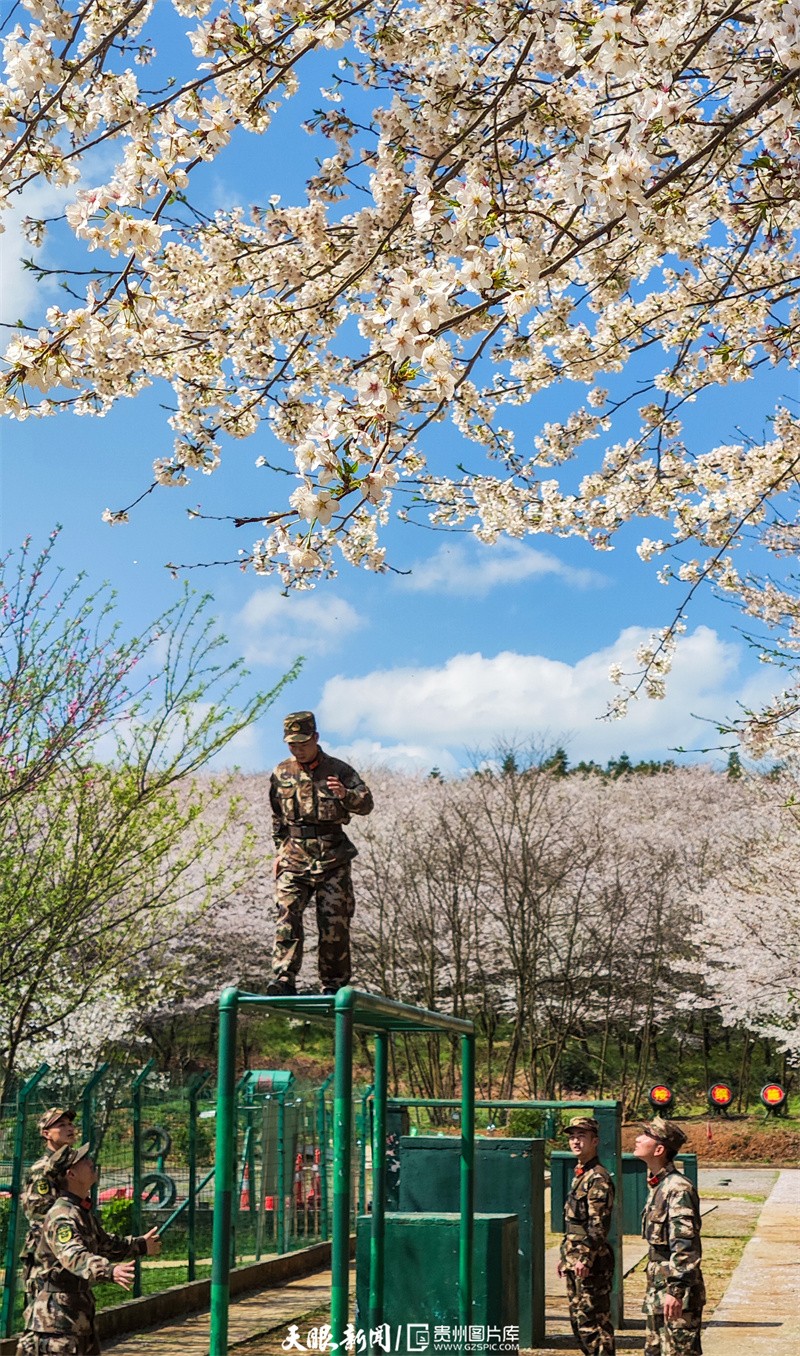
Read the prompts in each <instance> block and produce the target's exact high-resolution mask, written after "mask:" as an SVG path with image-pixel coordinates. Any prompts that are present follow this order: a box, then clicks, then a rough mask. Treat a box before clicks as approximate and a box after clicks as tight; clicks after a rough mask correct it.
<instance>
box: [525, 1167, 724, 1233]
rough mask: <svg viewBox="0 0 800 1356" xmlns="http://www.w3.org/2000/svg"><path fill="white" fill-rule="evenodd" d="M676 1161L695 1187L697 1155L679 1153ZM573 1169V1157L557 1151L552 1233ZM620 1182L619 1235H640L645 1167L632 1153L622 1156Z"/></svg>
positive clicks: (552, 1178)
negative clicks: (620, 1227) (620, 1231)
mask: <svg viewBox="0 0 800 1356" xmlns="http://www.w3.org/2000/svg"><path fill="white" fill-rule="evenodd" d="M675 1161H676V1163H677V1165H678V1167H679V1168H680V1170H681V1172H685V1173H686V1176H687V1177H688V1178H689V1181H690V1182H693V1183H694V1185H695V1186H697V1154H679V1155H678V1157H677V1158H676V1160H675ZM574 1169H575V1158H574V1156H573V1155H572V1154H570V1153H567V1152H564V1151H562V1150H556V1151H555V1152H554V1153H553V1154H552V1155H551V1157H550V1187H551V1191H550V1227H551V1228H552V1229H553V1230H556V1229H560V1228H561V1221H562V1220H563V1218H564V1204H565V1202H566V1199H567V1194H568V1192H569V1187H570V1182H571V1181H572V1174H573V1172H574ZM622 1182H623V1193H622V1232H623V1233H624V1234H640V1233H641V1229H642V1211H643V1210H644V1207H645V1202H646V1200H647V1168H646V1167H645V1165H644V1163H643V1162H642V1160H641V1158H637V1157H636V1155H635V1154H623V1155H622Z"/></svg>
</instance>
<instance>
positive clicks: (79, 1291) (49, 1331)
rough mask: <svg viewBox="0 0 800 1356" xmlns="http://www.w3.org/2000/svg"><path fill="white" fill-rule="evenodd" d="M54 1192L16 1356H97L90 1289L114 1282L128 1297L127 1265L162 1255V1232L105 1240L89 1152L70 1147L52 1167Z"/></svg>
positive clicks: (61, 1151)
mask: <svg viewBox="0 0 800 1356" xmlns="http://www.w3.org/2000/svg"><path fill="white" fill-rule="evenodd" d="M49 1173H50V1176H51V1177H52V1180H53V1184H54V1187H55V1190H56V1200H55V1202H54V1203H53V1205H51V1207H50V1209H49V1210H48V1212H47V1214H46V1215H45V1217H44V1219H43V1220H42V1225H41V1236H40V1238H39V1244H38V1248H37V1254H36V1263H37V1269H36V1280H35V1289H34V1291H33V1294H32V1296H31V1298H30V1302H29V1304H28V1306H27V1308H26V1310H25V1331H24V1333H23V1334H22V1336H21V1337H20V1340H19V1345H18V1347H17V1356H99V1352H100V1345H99V1343H98V1340H97V1333H96V1330H95V1322H94V1315H95V1303H94V1296H93V1295H92V1286H93V1285H99V1284H100V1283H101V1282H102V1281H113V1282H114V1283H115V1284H116V1285H119V1286H122V1289H123V1290H130V1288H131V1285H132V1283H133V1276H134V1269H135V1264H134V1263H133V1262H132V1261H130V1260H127V1259H130V1258H133V1257H143V1256H144V1255H145V1254H147V1255H148V1256H155V1255H156V1254H157V1253H159V1252H160V1251H161V1240H160V1239H159V1237H158V1230H157V1229H151V1230H150V1231H149V1233H146V1234H143V1235H142V1236H141V1237H139V1238H134V1237H133V1236H128V1237H120V1236H119V1235H116V1234H107V1233H106V1231H105V1229H104V1228H103V1227H102V1225H101V1223H100V1221H99V1219H98V1218H97V1216H96V1215H95V1214H94V1212H93V1210H92V1209H91V1204H90V1200H89V1197H90V1192H91V1189H92V1187H93V1186H94V1184H95V1182H96V1181H97V1169H96V1167H95V1165H94V1162H93V1161H92V1158H91V1157H90V1154H89V1145H88V1144H82V1145H81V1146H80V1148H78V1149H73V1148H71V1147H70V1146H69V1145H65V1146H64V1147H63V1148H62V1149H59V1150H58V1152H57V1153H55V1154H54V1155H53V1157H52V1159H51V1161H50V1165H49Z"/></svg>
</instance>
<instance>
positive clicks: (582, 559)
mask: <svg viewBox="0 0 800 1356" xmlns="http://www.w3.org/2000/svg"><path fill="white" fill-rule="evenodd" d="M307 100H308V106H311V105H313V102H314V93H313V82H312V85H310V86H309V93H308V96H307ZM300 107H301V105H299V104H297V105H296V104H293V105H290V106H289V107H288V108H287V110H283V112H282V115H281V116H282V117H283V118H284V122H285V126H286V128H287V129H288V128H289V127H290V126H291V125H292V124H293V123H295V122H299V120H300V112H299V109H300ZM296 137H297V138H298V139H297V140H296V141H292V140H291V139H289V140H287V139H286V138H284V139H283V141H282V143H281V150H282V154H281V156H280V160H279V161H278V162H275V161H274V152H273V151H272V150H271V149H270V147H272V146H273V145H274V143H273V142H272V140H270V142H269V145H266V144H265V145H264V146H263V147H259V156H260V157H263V161H262V163H261V166H260V168H261V171H262V174H263V181H264V187H263V191H260V192H259V198H260V199H262V200H263V199H265V198H266V197H268V196H269V193H270V192H273V191H279V192H282V193H283V194H284V196H285V197H286V198H287V199H288V198H289V197H290V196H292V195H293V194H294V195H296V194H297V192H298V189H299V186H300V180H299V179H298V165H299V163H300V152H302V157H303V159H304V160H305V161H307V162H308V164H309V166H310V169H309V172H311V168H313V165H312V157H313V154H314V152H315V147H314V144H313V141H309V139H308V138H307V137H305V135H304V134H302V133H297V134H296ZM295 146H296V147H297V152H298V154H297V155H296V156H295V155H294V154H293V153H291V152H292V151H293V149H294V147H295ZM317 149H321V148H317ZM271 157H272V158H271ZM102 170H103V166H102V165H101V164H95V165H94V166H90V167H89V168H88V170H87V179H88V181H91V177H90V176H91V174H92V173H93V172H94V174H95V176H96V177H97V178H99V177H101V174H102ZM252 170H253V147H252V141H251V142H250V143H249V144H248V146H246V147H243V146H241V145H239V146H237V147H234V148H233V149H232V150H231V152H230V153H228V154H227V156H226V157H225V158H224V159H223V160H221V161H220V162H219V164H217V165H215V166H213V167H212V168H210V169H209V170H207V171H206V175H207V181H206V186H205V191H206V194H207V197H208V201H209V202H211V203H223V204H225V205H228V206H229V205H232V204H233V202H234V201H240V200H243V199H242V194H243V193H245V191H246V190H245V188H244V185H245V183H247V182H249V181H250V179H251V176H252ZM245 176H247V177H246V178H245ZM247 191H249V190H247ZM244 200H246V199H244ZM53 206H54V202H53V195H52V193H50V192H49V191H48V190H42V189H34V190H32V192H30V193H29V194H28V195H27V197H26V200H25V203H24V206H23V208H22V209H21V210H20V211H16V212H15V213H14V214H13V215H12V217H11V220H10V224H9V229H8V231H7V233H6V235H4V236H0V248H2V262H3V308H2V316H0V319H2V320H3V321H6V322H12V323H13V321H14V320H16V318H17V317H18V316H23V317H24V318H25V320H26V321H28V322H30V323H36V321H37V319H38V318H39V317H40V316H41V314H42V313H43V310H44V307H45V305H46V304H47V301H48V300H50V299H52V298H53V297H54V296H55V295H57V294H56V293H55V291H53V290H52V289H41V288H40V289H37V288H36V287H35V285H34V283H33V279H32V276H31V275H30V274H26V273H23V272H22V270H21V269H20V268H19V266H18V263H17V259H18V256H19V254H20V253H25V254H30V253H31V250H30V247H29V246H27V245H25V244H23V243H22V241H21V238H20V233H19V229H18V222H19V219H20V217H21V216H22V215H23V214H24V213H28V214H30V215H37V214H40V213H42V214H43V213H45V212H48V211H50V210H52V208H53ZM49 248H50V247H49V246H46V247H45V253H44V255H43V256H42V258H43V262H45V263H46V262H48V261H49V259H50V258H51V256H50V255H49V254H48V250H49ZM52 257H54V256H52ZM792 394H794V396H796V395H797V390H796V382H795V384H794V388H792V387H791V384H790V379H789V378H787V376H786V374H785V373H781V372H775V371H772V370H770V371H769V372H767V373H766V374H765V375H764V376H763V377H760V378H758V379H757V380H756V381H755V382H753V383H749V384H747V385H746V386H735V387H730V388H727V389H726V390H724V391H722V392H719V393H717V394H716V395H714V396H713V397H712V398H711V399H710V400H708V401H706V402H705V403H704V405H703V410H702V412H698V413H697V414H696V416H695V424H694V427H693V437H694V438H695V440H696V445H697V450H705V448H707V447H710V446H713V445H714V444H715V443H718V442H722V441H729V440H730V441H733V440H736V438H737V436H738V435H737V426H740V425H741V426H745V427H746V428H747V431H748V432H749V433H751V434H752V435H753V436H755V437H758V436H760V435H761V434H762V433H764V432H766V417H767V415H768V413H769V412H770V410H771V409H772V408H774V405H775V403H776V401H777V400H778V399H779V398H780V397H781V396H786V395H789V396H791V395H792ZM164 398H165V395H164V392H160V393H159V392H158V391H153V392H150V393H148V394H146V395H145V396H143V397H141V398H139V399H138V400H137V401H136V402H135V403H133V402H125V403H124V404H122V405H120V406H118V407H117V408H116V409H115V410H114V411H113V412H112V413H111V414H110V415H108V416H106V417H105V418H103V419H100V420H98V419H89V418H82V419H78V418H74V417H71V416H68V415H65V416H60V417H58V418H57V419H48V420H36V419H30V420H28V421H27V422H25V423H23V424H13V423H9V422H5V423H4V424H3V425H2V426H0V438H1V439H2V442H1V444H0V456H1V457H2V461H1V462H0V534H1V535H2V542H3V546H4V548H5V549H8V548H9V547H13V546H15V545H17V544H18V543H19V542H20V541H21V540H22V538H23V537H25V536H27V535H28V534H31V535H32V536H33V538H34V540H35V541H37V542H44V539H45V537H46V535H47V533H48V532H49V531H50V530H51V529H52V528H53V526H54V525H55V524H56V523H61V524H62V525H63V533H62V537H61V540H60V544H59V553H58V560H59V562H60V564H61V565H63V567H64V569H65V571H66V572H67V574H68V575H71V574H73V573H75V572H77V571H79V570H83V571H85V572H86V574H87V575H88V578H89V581H90V583H92V584H98V583H100V582H101V581H103V580H109V581H110V582H111V583H112V584H113V586H114V588H115V589H116V591H117V594H118V607H119V615H120V617H121V620H122V622H123V625H124V626H125V628H126V629H128V628H130V629H137V628H141V627H143V626H145V625H146V624H147V622H148V621H149V620H151V619H152V618H153V617H154V616H155V615H157V614H158V613H159V612H160V611H161V610H162V609H163V608H164V607H165V606H167V605H168V604H169V603H170V602H171V601H172V600H173V599H174V598H175V597H176V596H177V594H178V592H179V590H180V588H181V583H180V581H176V580H175V579H173V578H172V577H171V575H170V573H169V572H168V571H167V570H166V569H165V563H166V562H167V561H174V562H179V563H183V562H193V561H209V560H218V559H230V558H231V557H233V556H235V554H236V548H237V546H238V545H239V541H238V539H237V537H236V534H235V533H234V531H233V529H232V528H230V527H229V526H222V525H216V524H212V523H206V522H196V521H192V520H191V519H190V518H189V516H188V514H187V512H186V510H187V509H189V508H191V507H193V506H195V505H196V504H201V505H202V509H203V512H204V513H209V514H215V513H216V514H235V513H239V512H245V513H258V512H262V511H263V512H266V511H267V509H268V508H269V507H270V506H271V504H270V503H269V499H268V493H267V488H266V486H265V481H264V477H263V473H259V472H258V471H256V469H255V465H254V463H255V460H256V457H257V456H259V455H260V454H262V453H264V454H266V455H267V456H269V455H270V454H272V455H274V453H275V448H274V445H273V446H272V447H270V446H269V445H268V435H266V434H264V435H263V436H262V435H261V434H259V435H256V436H255V437H254V438H252V439H250V440H248V441H247V442H243V443H236V444H229V446H228V447H227V448H226V450H225V453H224V457H223V465H222V467H221V469H220V471H219V472H218V473H217V474H216V475H215V476H213V477H210V478H205V477H199V478H198V480H197V481H196V482H195V483H194V484H193V485H192V486H190V487H188V488H187V489H183V490H179V489H174V490H161V489H159V490H158V491H156V492H155V493H154V494H152V495H150V496H149V497H148V498H147V499H146V500H145V501H144V503H143V504H141V505H140V506H139V508H138V509H137V510H136V512H135V513H134V514H133V515H132V520H131V522H130V524H129V525H127V526H122V527H109V526H107V525H105V524H103V523H102V521H101V514H102V512H103V510H104V509H105V508H106V507H112V508H118V507H120V506H122V505H124V504H127V503H128V502H130V501H131V500H132V499H134V498H135V497H136V496H137V494H139V493H140V492H141V490H142V489H143V488H144V487H145V486H146V485H147V483H148V482H149V479H150V467H151V463H152V460H153V458H154V457H155V456H163V455H167V454H168V453H169V450H170V442H171V435H170V431H169V429H168V427H167V424H166V418H167V415H166V413H165V411H164V410H163V409H161V408H160V407H159V400H160V399H164ZM559 399H563V395H561V396H560V395H559V393H556V396H555V397H554V398H550V403H549V404H547V403H545V404H543V405H542V407H541V408H537V409H529V410H527V411H522V412H520V413H519V415H518V426H519V427H520V429H521V430H526V429H529V431H530V434H531V435H532V434H534V433H535V432H536V431H537V430H538V425H539V423H540V422H541V421H542V420H543V419H547V418H552V417H554V413H555V411H556V410H557V409H558V401H559ZM520 421H521V422H520ZM526 421H527V422H526ZM435 436H436V437H437V438H447V437H453V438H454V437H455V435H454V434H448V433H447V432H445V431H444V429H443V426H438V427H437V430H436V435H435ZM596 446H597V445H596ZM467 460H468V462H470V463H474V462H477V461H478V460H479V455H478V451H477V449H472V450H469V451H468V452H467ZM285 493H286V489H285V487H284V494H285ZM242 533H243V534H244V533H247V534H250V535H247V536H244V535H243V537H242V541H241V546H242V547H243V548H245V549H246V550H247V549H249V547H250V545H251V542H252V538H253V536H255V535H257V533H256V532H254V531H253V529H252V528H245V529H242ZM641 535H644V530H642V531H638V530H637V531H635V532H634V531H632V530H626V531H625V532H623V533H622V534H620V537H619V539H618V542H617V547H616V549H615V550H614V551H613V552H604V553H595V552H593V551H592V550H591V549H590V548H589V547H587V546H586V545H585V544H584V543H581V542H579V541H551V540H548V539H547V538H531V539H528V540H527V541H524V542H519V541H507V542H505V543H501V544H499V545H497V546H495V547H491V548H487V547H483V546H481V544H480V543H479V542H477V540H476V539H474V538H473V537H472V536H471V534H469V533H467V534H458V535H451V534H447V535H445V534H443V533H434V532H432V531H430V530H426V529H425V528H422V527H416V526H401V525H397V524H395V525H393V526H392V527H391V528H390V529H389V532H388V535H387V538H386V541H387V545H388V547H389V553H388V558H389V560H390V562H391V564H392V565H393V566H395V567H396V568H397V569H398V570H403V571H410V572H411V573H410V574H408V575H401V574H389V575H387V576H375V575H370V574H366V573H363V572H357V571H355V570H353V569H352V568H351V567H349V566H347V565H345V564H343V565H342V569H341V572H340V575H339V578H338V579H337V580H334V581H333V582H331V583H328V584H325V585H322V586H320V587H319V588H318V589H317V590H315V591H313V592H309V593H304V594H293V595H291V596H290V597H288V598H285V597H282V596H281V593H280V587H279V585H278V584H277V583H276V582H274V581H273V580H271V579H268V578H267V579H259V578H257V577H256V576H255V575H253V574H251V573H242V572H241V571H240V570H239V569H237V568H236V567H235V566H234V567H223V566H219V567H216V568H204V569H198V570H194V571H189V572H188V574H186V575H185V576H184V577H186V578H188V579H189V581H190V583H191V584H192V585H193V586H194V587H195V588H197V589H198V590H202V591H210V592H211V593H212V594H213V596H214V608H215V611H216V613H217V616H218V617H219V621H220V626H221V628H222V629H223V630H224V631H225V633H226V634H227V635H228V637H229V639H230V642H231V650H232V653H233V654H237V655H242V656H243V657H244V658H245V660H246V661H247V664H248V666H249V668H250V670H251V675H252V677H251V682H252V683H253V684H254V685H256V686H259V687H269V686H272V685H273V684H274V682H275V680H276V678H277V677H278V676H279V675H280V673H281V672H283V671H284V670H285V669H286V668H287V667H288V665H289V664H290V663H291V662H292V661H293V660H294V659H295V657H296V656H297V655H298V654H303V655H304V656H305V657H306V658H305V664H304V667H303V670H302V674H301V676H300V678H299V679H298V680H297V681H296V682H295V684H294V685H293V686H292V687H291V688H289V689H288V690H287V692H286V693H285V694H284V698H283V699H282V700H281V702H280V704H279V706H278V707H275V708H273V711H272V713H270V714H268V715H267V717H266V718H265V719H264V721H263V723H262V724H261V726H260V727H259V728H256V729H253V730H251V731H250V732H249V733H248V734H247V735H245V736H244V737H242V739H241V740H240V742H239V744H238V746H237V748H236V750H235V757H236V760H237V761H238V762H239V764H240V765H241V766H243V767H244V768H246V769H248V770H251V769H252V770H257V769H262V768H267V767H269V766H271V765H272V763H274V762H275V761H276V760H277V758H278V757H280V756H281V754H282V745H281V742H280V716H281V715H282V713H283V712H284V711H285V710H292V709H301V708H306V707H310V708H312V709H314V710H315V711H316V712H317V716H318V722H319V726H320V730H321V732H322V737H323V743H324V744H325V746H326V747H327V748H329V749H330V750H331V751H332V752H336V753H339V754H340V755H341V756H344V757H349V758H351V759H352V761H354V762H355V763H356V764H357V765H359V766H365V765H368V764H370V763H376V762H387V763H389V764H391V765H393V766H397V767H400V768H406V769H409V770H411V769H421V770H423V771H427V770H428V769H430V768H431V767H433V766H438V767H440V768H441V769H442V770H443V771H445V772H447V773H455V772H456V771H457V770H458V769H459V768H460V767H463V766H465V765H467V764H469V762H470V761H471V759H472V758H474V757H476V756H479V755H480V753H482V752H486V751H488V750H490V749H491V747H492V745H493V744H494V743H495V742H496V741H498V740H510V741H519V742H520V743H523V744H527V743H534V744H536V745H538V746H540V747H544V748H546V747H549V746H554V745H555V744H559V743H560V744H564V745H565V746H566V747H567V749H568V752H569V755H570V758H571V759H572V760H573V761H578V760H579V759H580V758H595V759H598V760H601V761H605V760H606V759H607V758H609V757H610V756H612V755H615V754H618V753H620V752H621V751H622V750H625V751H627V752H628V754H629V755H630V756H631V757H633V758H639V757H655V758H664V757H667V756H670V752H671V750H673V749H674V748H675V747H676V746H685V747H687V748H689V749H700V748H702V747H704V746H706V745H713V744H715V743H717V742H718V740H717V738H716V735H715V732H714V728H713V721H714V720H715V719H724V718H726V717H731V716H733V715H735V714H736V711H737V707H738V705H739V704H744V705H745V706H748V705H752V704H755V703H757V702H758V701H760V700H761V699H763V698H764V697H765V696H766V695H767V694H768V693H769V692H770V690H771V688H772V687H773V686H775V685H776V683H775V674H774V672H773V671H771V670H769V669H765V668H764V666H763V665H760V664H759V663H758V660H757V658H756V657H755V655H754V654H753V653H752V651H751V650H750V649H749V648H748V646H747V645H746V643H745V642H744V641H743V640H742V639H741V637H740V636H739V635H738V633H737V631H736V629H735V628H736V624H737V621H738V618H737V615H736V613H735V612H734V611H733V610H732V609H731V607H730V606H729V605H727V604H725V603H722V602H719V601H717V600H715V599H714V598H712V597H711V596H710V595H709V594H706V595H704V596H703V597H701V598H700V599H699V600H698V601H697V602H696V604H695V605H694V607H693V610H692V612H691V614H690V616H689V627H688V632H687V635H686V637H685V638H684V640H683V641H682V642H681V645H680V647H679V651H678V656H677V660H676V663H675V668H674V672H673V675H672V678H671V680H670V683H669V691H668V696H667V698H666V700H664V701H662V702H650V701H646V700H642V701H640V702H639V703H637V704H636V705H635V706H634V707H633V708H632V710H631V712H630V714H629V716H628V717H627V718H626V719H625V720H624V721H622V722H619V721H615V722H608V721H604V720H603V719H602V716H603V713H604V711H605V709H606V707H607V704H608V702H609V701H610V699H611V698H612V697H613V695H614V691H615V689H613V688H612V687H611V685H610V683H609V682H608V677H607V673H608V668H609V665H610V664H611V663H612V662H619V663H621V664H622V665H623V667H626V668H630V667H632V656H633V652H634V651H635V649H636V646H637V645H638V644H639V643H640V642H641V641H642V640H643V639H644V638H645V637H646V636H647V635H648V634H649V632H650V631H651V630H652V629H653V628H656V627H659V626H662V625H664V624H666V623H667V622H669V621H670V620H671V618H672V615H673V613H674V610H675V608H676V606H677V605H678V603H679V601H680V594H679V593H678V592H677V590H676V589H675V588H670V589H665V588H663V587H662V586H660V585H659V584H658V583H657V582H656V580H655V571H654V568H653V566H652V565H646V564H643V563H642V562H641V561H639V559H638V557H637V556H636V554H635V544H636V541H637V540H638V539H639V537H640V536H641ZM652 535H658V533H652ZM709 722H711V724H709Z"/></svg>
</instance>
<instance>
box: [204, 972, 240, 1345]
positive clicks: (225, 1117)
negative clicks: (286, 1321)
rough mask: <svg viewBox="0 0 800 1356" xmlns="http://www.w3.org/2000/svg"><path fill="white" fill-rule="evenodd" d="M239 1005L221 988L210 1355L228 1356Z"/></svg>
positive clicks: (235, 992)
mask: <svg viewBox="0 0 800 1356" xmlns="http://www.w3.org/2000/svg"><path fill="white" fill-rule="evenodd" d="M238 1006H239V990H238V989H234V988H229V989H225V990H223V992H222V994H221V995H220V1000H219V1069H218V1074H217V1145H216V1157H215V1178H214V1236H213V1243H212V1246H211V1341H210V1346H209V1356H227V1353H228V1301H229V1297H230V1274H231V1273H230V1268H231V1254H230V1243H231V1218H232V1208H233V1188H234V1162H233V1147H234V1133H235V1121H236V1092H235V1086H236V1022H237V1016H238Z"/></svg>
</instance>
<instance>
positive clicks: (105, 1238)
mask: <svg viewBox="0 0 800 1356" xmlns="http://www.w3.org/2000/svg"><path fill="white" fill-rule="evenodd" d="M95 1229H96V1232H97V1244H96V1246H97V1250H98V1252H101V1253H102V1254H103V1256H104V1257H107V1258H108V1259H109V1261H111V1262H114V1263H117V1262H127V1261H128V1259H129V1258H131V1257H144V1255H145V1253H146V1252H147V1243H146V1242H145V1240H144V1238H143V1237H140V1236H138V1235H135V1234H107V1233H106V1231H105V1229H104V1228H103V1226H102V1224H101V1223H100V1221H99V1220H98V1219H97V1217H96V1216H95Z"/></svg>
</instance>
